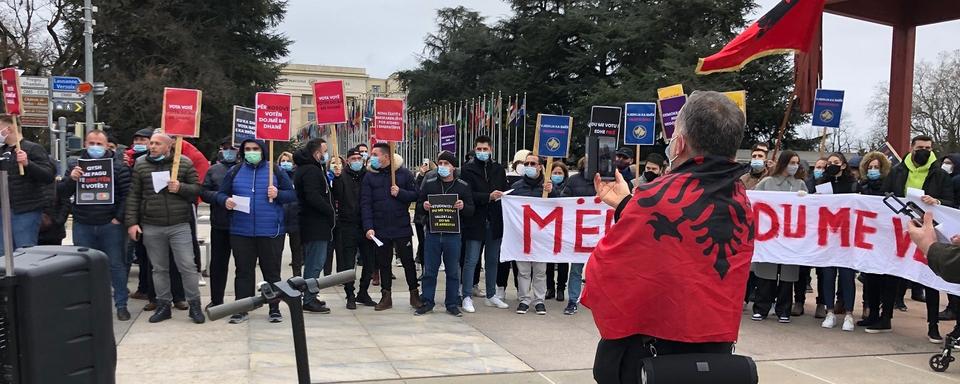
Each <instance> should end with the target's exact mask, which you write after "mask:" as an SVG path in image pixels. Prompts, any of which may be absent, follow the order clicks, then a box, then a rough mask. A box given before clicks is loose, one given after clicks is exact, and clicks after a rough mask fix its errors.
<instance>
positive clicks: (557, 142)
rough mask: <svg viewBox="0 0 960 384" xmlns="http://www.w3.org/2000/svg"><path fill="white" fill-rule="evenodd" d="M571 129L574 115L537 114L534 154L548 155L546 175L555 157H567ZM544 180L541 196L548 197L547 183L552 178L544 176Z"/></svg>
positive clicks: (544, 169)
mask: <svg viewBox="0 0 960 384" xmlns="http://www.w3.org/2000/svg"><path fill="white" fill-rule="evenodd" d="M571 130H573V117H570V116H558V115H544V114H541V113H538V114H537V130H536V133H535V136H536V137H535V138H534V141H535V142H536V146H535V147H533V151H534V152H533V154H534V155H536V156H546V157H547V166H546V167H545V168H543V174H544V175H547V174H549V173H550V169H551V168H552V167H553V158H554V157H567V152H568V151H569V150H570V131H571ZM543 181H544V182H543V184H544V189H543V195H542V196H541V197H543V198H546V197H547V194H548V192H547V189H546V185H547V183H550V178H549V177H546V176H544V178H543Z"/></svg>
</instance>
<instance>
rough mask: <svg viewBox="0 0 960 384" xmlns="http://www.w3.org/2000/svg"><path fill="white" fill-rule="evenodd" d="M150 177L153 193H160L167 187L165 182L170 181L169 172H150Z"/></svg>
mask: <svg viewBox="0 0 960 384" xmlns="http://www.w3.org/2000/svg"><path fill="white" fill-rule="evenodd" d="M150 176H152V177H153V192H154V193H160V191H162V190H163V189H164V188H166V187H167V182H168V181H170V171H162V172H150Z"/></svg>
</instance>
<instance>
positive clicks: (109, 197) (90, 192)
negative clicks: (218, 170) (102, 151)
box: [76, 158, 114, 205]
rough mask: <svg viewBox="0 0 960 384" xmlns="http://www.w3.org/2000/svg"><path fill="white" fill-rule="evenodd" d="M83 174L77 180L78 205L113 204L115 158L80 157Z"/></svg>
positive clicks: (79, 162) (79, 163) (78, 163)
mask: <svg viewBox="0 0 960 384" xmlns="http://www.w3.org/2000/svg"><path fill="white" fill-rule="evenodd" d="M77 165H78V166H80V169H81V170H82V172H83V174H82V175H81V176H80V179H79V180H77V194H76V203H77V205H97V204H113V199H114V195H113V188H114V182H113V158H107V159H80V160H79V161H78V162H77Z"/></svg>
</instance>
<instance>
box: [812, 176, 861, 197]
mask: <svg viewBox="0 0 960 384" xmlns="http://www.w3.org/2000/svg"><path fill="white" fill-rule="evenodd" d="M825 183H830V184H831V187H833V194H834V195H839V194H843V193H858V192H859V191H860V186H859V184H858V183H857V181H856V180H854V178H853V176H840V177H838V178H833V177H821V178H819V179H817V185H820V184H825ZM813 191H814V192H816V188H814V190H813Z"/></svg>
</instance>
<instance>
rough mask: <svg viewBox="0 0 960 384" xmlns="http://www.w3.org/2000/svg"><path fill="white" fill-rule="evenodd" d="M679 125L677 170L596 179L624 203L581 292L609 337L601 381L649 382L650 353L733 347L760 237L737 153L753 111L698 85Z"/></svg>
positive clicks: (600, 354) (671, 153)
mask: <svg viewBox="0 0 960 384" xmlns="http://www.w3.org/2000/svg"><path fill="white" fill-rule="evenodd" d="M676 124H677V125H676V126H677V129H676V132H675V133H674V136H673V140H672V141H671V143H670V145H669V146H668V148H667V157H668V158H669V159H670V162H671V166H672V167H673V169H672V170H671V172H670V173H669V174H668V175H666V176H663V177H660V178H658V179H657V180H656V181H654V182H651V183H647V184H643V185H640V186H639V187H638V188H637V189H636V190H635V191H634V195H632V196H631V195H630V194H629V192H630V191H629V187H628V186H627V184H626V182H624V181H623V178H622V177H620V175H619V174H618V175H617V180H616V181H615V182H601V181H600V180H599V178H597V179H596V180H595V181H594V182H595V184H596V189H597V195H598V196H600V197H601V198H602V199H603V201H604V202H606V203H607V204H610V205H611V206H614V207H617V211H616V217H617V222H616V224H614V225H613V227H611V228H610V229H609V230H608V231H607V233H606V236H604V238H603V240H601V241H600V243H599V244H598V245H597V247H596V248H595V250H594V251H593V254H592V255H591V256H590V260H589V262H588V263H587V266H586V270H585V271H584V272H585V277H586V282H587V283H586V285H585V286H584V290H583V296H582V297H581V302H582V303H583V304H584V305H585V306H587V307H589V308H590V309H591V311H592V312H593V317H594V322H596V324H597V328H599V330H600V336H601V337H602V340H601V341H600V344H599V345H598V347H597V356H596V360H595V362H594V378H595V379H596V380H597V382H599V383H637V382H639V376H638V375H639V367H640V359H642V358H644V357H650V356H653V355H654V354H659V355H667V354H683V353H732V350H733V342H735V341H736V340H737V334H738V332H739V328H740V318H741V310H742V305H743V289H744V287H745V286H746V281H747V275H748V272H749V269H750V259H751V258H752V256H753V237H754V236H753V235H754V228H753V212H752V210H751V208H750V202H749V201H748V200H747V195H746V191H745V189H744V186H743V183H742V182H740V176H741V175H743V174H744V173H746V172H747V168H746V166H744V165H740V164H738V163H736V161H735V160H734V159H735V156H736V151H737V148H738V147H739V145H740V142H741V139H742V138H743V131H744V126H745V121H744V116H743V113H742V112H741V111H740V110H739V109H738V108H737V106H736V105H735V104H734V103H733V102H732V101H730V99H728V98H727V97H726V96H724V95H723V94H720V93H717V92H695V93H694V94H693V95H691V96H690V99H689V101H688V102H687V104H686V105H684V107H683V109H682V110H681V111H680V115H679V116H678V118H677V123H676ZM654 351H655V352H654Z"/></svg>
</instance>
